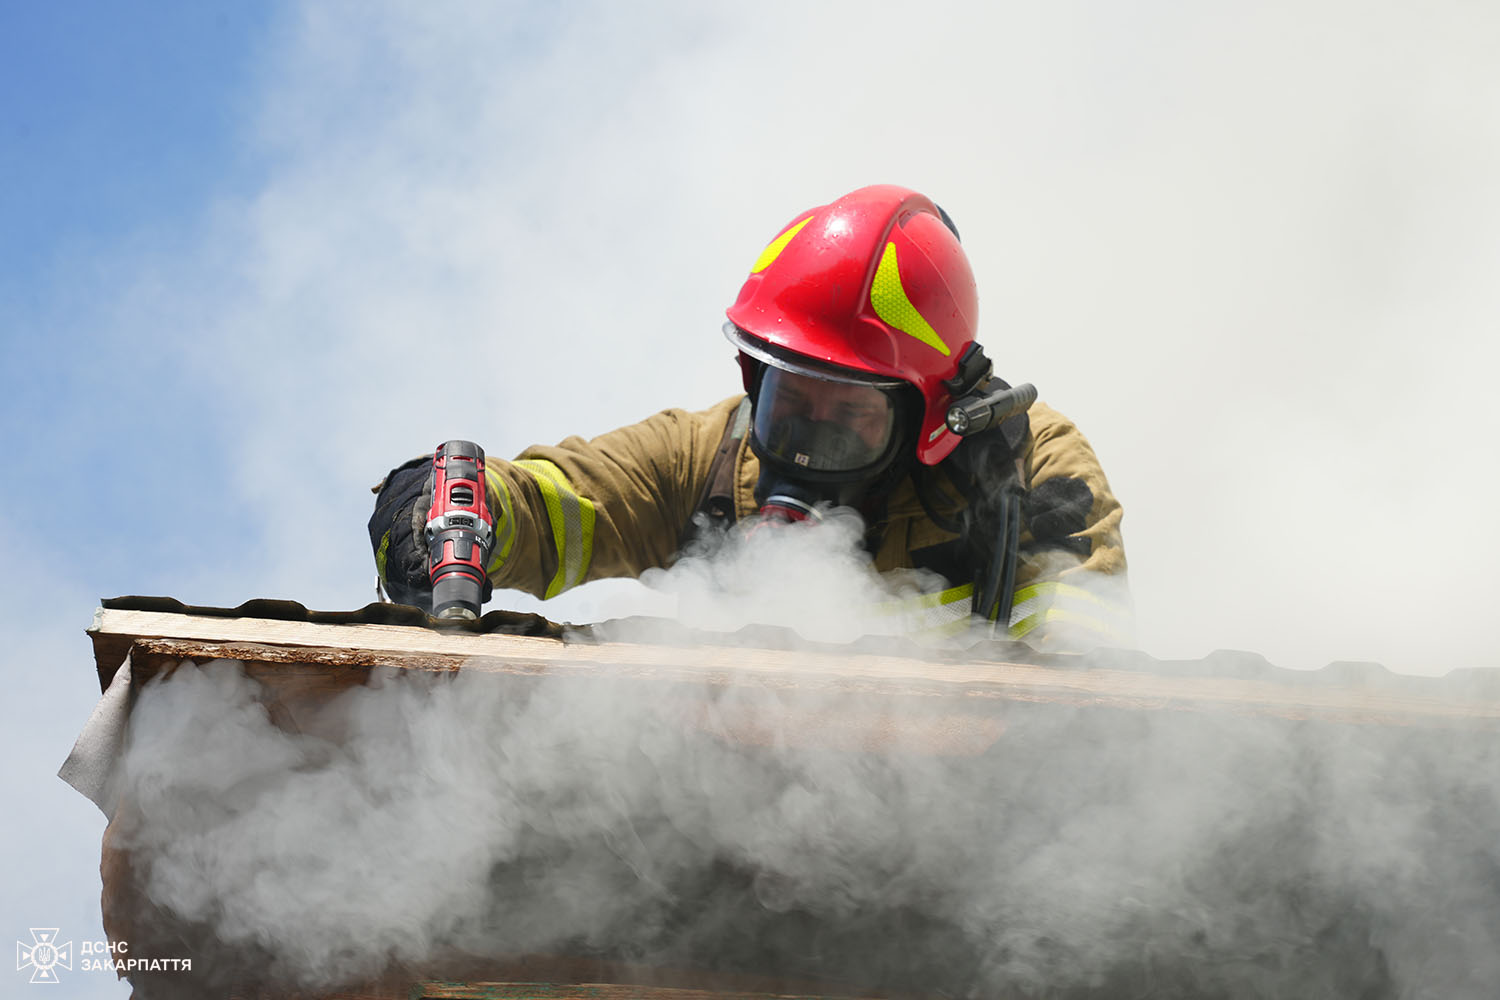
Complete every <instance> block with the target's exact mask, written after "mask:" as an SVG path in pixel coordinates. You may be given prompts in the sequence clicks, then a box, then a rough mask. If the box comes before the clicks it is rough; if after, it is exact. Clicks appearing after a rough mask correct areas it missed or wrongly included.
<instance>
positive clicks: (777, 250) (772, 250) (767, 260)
mask: <svg viewBox="0 0 1500 1000" xmlns="http://www.w3.org/2000/svg"><path fill="white" fill-rule="evenodd" d="M811 221H812V216H810V215H809V216H808V217H807V218H805V219H803V220H802V221H801V222H798V223H796V224H795V225H793V226H791V227H790V228H788V229H787V231H786V232H784V233H782V234H781V235H780V236H778V237H776V238H775V239H774V240H772V241H771V242H770V245H768V246H767V247H766V248H765V249H764V250H762V251H761V252H760V256H759V257H757V258H755V264H754V265H753V266H751V268H750V273H751V274H759V273H760V272H762V271H764V270H765V269H766V268H768V267H770V266H771V262H772V261H774V260H775V259H776V258H777V257H780V256H781V251H783V250H785V249H786V245H787V244H788V243H790V242H792V237H793V236H796V235H797V234H798V233H800V232H802V227H803V226H805V225H807V224H808V223H809V222H811ZM741 259H743V258H741Z"/></svg>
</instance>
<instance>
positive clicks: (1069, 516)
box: [1021, 476, 1094, 558]
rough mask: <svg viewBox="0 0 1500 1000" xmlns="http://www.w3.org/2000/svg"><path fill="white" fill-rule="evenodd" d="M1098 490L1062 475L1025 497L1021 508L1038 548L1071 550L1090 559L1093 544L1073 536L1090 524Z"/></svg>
mask: <svg viewBox="0 0 1500 1000" xmlns="http://www.w3.org/2000/svg"><path fill="white" fill-rule="evenodd" d="M1093 509H1094V491H1093V490H1091V489H1089V486H1088V483H1085V482H1084V481H1083V480H1082V479H1073V478H1072V477H1069V476H1058V477H1056V478H1055V479H1048V480H1047V481H1046V482H1043V483H1038V484H1037V485H1036V486H1033V487H1032V488H1031V489H1030V490H1028V491H1027V492H1026V493H1025V495H1024V496H1023V497H1022V499H1021V510H1022V512H1023V513H1024V514H1025V515H1026V523H1027V524H1028V525H1029V526H1030V527H1031V537H1032V539H1034V541H1035V544H1036V546H1037V547H1038V548H1058V549H1068V550H1070V551H1073V552H1076V553H1078V554H1079V555H1081V556H1083V557H1084V558H1088V555H1089V552H1090V550H1091V547H1092V546H1091V543H1090V542H1089V540H1088V539H1087V538H1073V537H1070V536H1072V535H1076V534H1077V533H1078V532H1080V531H1082V530H1083V529H1084V528H1087V527H1088V523H1089V512H1090V511H1092V510H1093Z"/></svg>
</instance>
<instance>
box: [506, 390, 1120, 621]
mask: <svg viewBox="0 0 1500 1000" xmlns="http://www.w3.org/2000/svg"><path fill="white" fill-rule="evenodd" d="M743 400H744V397H743V396H738V397H733V398H730V399H726V400H724V401H723V402H722V403H719V404H718V405H716V406H713V407H711V408H709V409H707V410H704V411H701V412H698V413H689V412H686V411H683V410H675V409H674V410H664V411H662V412H661V413H658V414H656V415H655V416H652V417H649V418H647V419H646V420H643V421H641V422H640V423H638V424H634V425H632V426H629V427H622V428H620V429H619V430H615V431H610V432H609V433H607V434H602V435H600V436H598V437H596V438H594V439H593V440H590V441H585V440H583V439H582V438H579V437H570V438H567V439H566V440H564V441H562V442H561V443H560V444H558V445H555V446H552V447H533V448H528V449H527V450H526V451H525V452H523V453H522V454H521V456H520V457H519V458H517V459H516V460H515V461H512V462H505V461H500V460H496V459H488V460H487V461H486V466H485V472H486V477H487V480H488V487H489V490H488V499H489V504H490V510H491V511H492V512H493V514H494V517H495V547H494V553H493V556H492V558H491V562H490V566H489V575H490V580H491V582H493V584H494V585H495V586H496V587H497V588H507V589H512V590H522V591H526V592H527V593H530V594H534V595H536V596H538V597H543V598H548V597H555V596H556V595H558V594H560V593H562V592H563V591H565V590H568V589H570V588H572V587H575V586H577V585H578V584H580V583H584V582H587V581H589V580H597V579H602V578H606V577H634V576H639V575H640V574H641V573H643V572H645V571H646V570H648V569H651V568H654V567H662V566H666V565H668V564H670V563H671V562H672V560H673V559H674V558H675V556H676V555H677V552H678V549H679V547H680V545H681V543H682V540H683V539H684V537H686V536H687V534H688V530H689V526H690V523H691V519H692V516H693V514H694V513H695V512H696V511H697V510H698V507H699V504H700V502H701V501H702V499H703V498H704V495H705V491H706V486H707V484H708V478H709V474H710V469H711V467H712V465H713V461H714V456H715V453H716V452H717V451H718V449H719V447H720V445H721V443H725V442H726V440H728V441H729V445H730V447H733V448H735V449H736V454H735V456H734V462H735V474H734V479H733V482H734V486H733V493H734V505H735V515H736V517H737V518H743V517H746V516H749V515H752V514H753V513H754V512H755V511H756V509H757V506H756V503H755V498H754V489H755V483H756V480H757V479H758V477H759V474H760V463H759V460H758V459H757V458H756V456H755V454H754V452H753V451H752V450H751V448H750V445H749V435H748V434H747V433H745V427H744V424H745V422H746V419H747V417H748V407H743V408H742V407H741V405H740V404H741V402H742V401H743ZM1029 417H1030V421H1031V442H1030V444H1029V447H1028V448H1027V451H1026V455H1025V458H1024V470H1023V481H1024V482H1025V484H1026V486H1027V487H1028V488H1029V489H1035V488H1036V487H1037V486H1038V485H1040V484H1041V483H1044V482H1046V481H1047V480H1050V479H1053V478H1057V477H1070V478H1072V479H1076V480H1080V481H1081V482H1082V483H1084V484H1085V485H1086V486H1087V487H1088V490H1089V492H1090V493H1091V494H1092V498H1093V502H1092V507H1091V509H1090V510H1089V512H1088V514H1087V517H1086V527H1085V528H1084V530H1082V531H1080V532H1077V533H1075V535H1073V536H1072V538H1073V540H1074V542H1075V545H1076V547H1077V548H1078V549H1079V551H1080V554H1079V555H1074V554H1073V553H1071V552H1069V553H1062V552H1059V551H1058V550H1056V549H1050V550H1047V551H1044V552H1032V551H1029V550H1031V549H1032V548H1033V545H1032V541H1033V540H1032V539H1031V537H1030V532H1029V530H1025V529H1023V533H1022V536H1021V546H1020V547H1021V552H1022V556H1021V560H1020V565H1019V566H1018V569H1017V578H1016V579H1017V586H1016V592H1015V601H1014V610H1013V612H1012V614H1011V621H1010V633H1011V635H1012V636H1015V637H1018V638H1019V637H1026V638H1028V640H1029V641H1035V640H1037V639H1039V638H1041V637H1043V636H1044V635H1048V636H1053V637H1056V636H1060V635H1063V634H1065V633H1067V634H1069V638H1067V639H1066V640H1065V641H1063V642H1061V643H1060V645H1066V646H1070V647H1087V646H1091V645H1098V644H1114V645H1119V644H1125V643H1128V642H1129V641H1130V626H1129V620H1128V619H1129V608H1128V595H1127V594H1126V592H1125V589H1124V586H1123V583H1124V570H1125V550H1124V547H1123V545H1122V543H1121V540H1120V519H1121V509H1120V504H1119V502H1118V501H1117V500H1116V499H1115V498H1114V495H1113V494H1112V493H1111V492H1110V489H1109V483H1108V482H1107V480H1106V479H1105V477H1104V472H1103V470H1102V469H1101V468H1100V466H1099V461H1098V459H1097V458H1096V457H1095V456H1094V451H1093V449H1092V448H1091V447H1090V446H1089V444H1088V442H1087V441H1086V440H1085V439H1084V437H1083V435H1082V434H1081V433H1080V432H1079V430H1078V428H1077V427H1075V426H1074V425H1073V424H1072V422H1070V421H1069V420H1068V419H1067V418H1066V417H1064V416H1063V415H1062V414H1060V413H1058V412H1057V411H1055V410H1053V409H1051V408H1050V407H1048V406H1046V405H1045V404H1042V403H1037V404H1035V405H1034V406H1032V407H1031V410H1030V412H1029ZM731 420H734V421H737V423H738V425H739V426H737V427H736V428H734V430H735V431H736V432H737V434H738V440H737V443H736V442H735V441H733V440H732V439H726V434H725V432H726V429H727V428H728V425H729V423H730V421H731ZM947 492H949V493H950V495H953V491H947ZM957 537H958V536H957V535H955V534H953V533H952V532H949V531H945V530H944V529H943V528H942V527H940V526H939V525H938V524H937V523H936V522H934V521H933V519H932V518H931V517H929V516H928V515H927V513H926V512H925V511H924V510H923V507H922V504H921V502H920V501H919V500H918V497H917V493H916V489H915V487H914V486H913V484H912V482H911V480H910V479H907V480H905V481H904V482H903V483H902V484H901V485H900V486H898V487H897V489H896V491H895V492H894V493H893V495H892V496H891V499H890V502H889V506H888V516H887V520H886V522H885V527H884V531H883V534H882V535H881V537H880V542H879V545H878V548H877V549H876V550H875V555H874V561H875V568H876V569H877V570H878V571H880V572H888V571H891V570H899V569H905V568H910V567H912V566H913V565H914V564H913V560H912V553H913V552H915V551H918V550H921V549H925V548H927V547H929V546H932V545H937V544H940V543H943V542H950V541H952V540H954V539H956V538H957ZM1085 539H1086V542H1087V544H1086V545H1085V544H1084V542H1083V540H1085ZM1085 549H1086V551H1087V555H1086V557H1081V553H1082V551H1084V550H1085ZM969 583H970V582H969V581H964V580H952V581H950V584H951V587H950V589H949V590H946V591H944V592H943V593H942V594H941V595H936V596H935V598H934V599H935V600H937V601H940V602H941V603H942V604H943V605H945V606H951V607H953V608H954V609H955V610H961V611H962V612H964V613H965V614H966V612H967V606H966V605H963V604H962V603H961V602H962V601H963V600H966V599H967V598H968V597H969V595H970V594H971V592H972V586H968V584H969ZM1074 633H1082V635H1081V636H1079V635H1075V634H1074Z"/></svg>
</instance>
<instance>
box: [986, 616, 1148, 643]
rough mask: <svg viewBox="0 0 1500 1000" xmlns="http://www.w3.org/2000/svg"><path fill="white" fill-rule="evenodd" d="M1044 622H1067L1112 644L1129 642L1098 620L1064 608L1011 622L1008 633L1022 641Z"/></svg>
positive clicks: (1122, 635) (1121, 634) (1124, 636)
mask: <svg viewBox="0 0 1500 1000" xmlns="http://www.w3.org/2000/svg"><path fill="white" fill-rule="evenodd" d="M1046 622H1067V623H1068V624H1069V625H1076V626H1078V627H1079V628H1086V629H1088V630H1089V631H1090V632H1095V633H1097V634H1099V635H1102V636H1105V637H1106V638H1108V639H1110V640H1111V641H1113V642H1119V643H1124V642H1128V641H1129V639H1128V637H1127V636H1126V635H1125V634H1124V633H1121V632H1119V631H1116V630H1115V629H1113V628H1110V627H1109V625H1107V624H1105V623H1104V622H1101V621H1100V620H1099V619H1097V618H1090V617H1089V616H1088V615H1081V614H1079V613H1078V612H1076V611H1069V610H1067V609H1066V608H1044V609H1042V610H1041V611H1038V612H1036V613H1034V614H1031V615H1027V616H1026V617H1025V618H1023V619H1021V620H1020V621H1018V622H1013V623H1012V624H1011V626H1010V628H1009V629H1008V632H1009V634H1010V637H1011V638H1012V639H1024V638H1026V636H1027V634H1029V633H1031V632H1034V631H1036V629H1037V627H1038V626H1040V625H1042V624H1044V623H1046Z"/></svg>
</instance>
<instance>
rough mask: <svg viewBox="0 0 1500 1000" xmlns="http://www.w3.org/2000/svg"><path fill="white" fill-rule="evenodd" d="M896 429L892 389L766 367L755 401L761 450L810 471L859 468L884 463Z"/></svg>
mask: <svg viewBox="0 0 1500 1000" xmlns="http://www.w3.org/2000/svg"><path fill="white" fill-rule="evenodd" d="M895 427H896V399H895V398H894V391H893V390H888V389H885V388H882V387H881V386H877V385H872V384H870V383H868V382H857V381H850V380H839V381H834V380H831V379H826V378H819V377H815V376H813V375H807V374H800V373H797V372H790V371H785V370H783V369H781V368H776V367H773V366H770V365H768V366H766V368H765V375H764V376H763V377H762V379H761V383H760V391H759V393H758V394H757V397H756V405H755V437H756V440H757V441H758V442H759V444H760V446H761V448H762V449H764V450H765V452H766V453H767V454H768V455H769V456H771V457H774V458H776V459H778V460H780V461H782V462H784V463H786V464H787V465H789V466H792V467H795V468H801V469H806V470H808V471H810V472H832V473H838V472H858V471H860V470H862V469H867V468H870V467H871V466H874V465H876V464H877V463H878V462H880V461H881V459H883V458H884V457H885V455H886V452H887V450H888V449H889V448H890V446H891V437H892V435H893V434H894V432H895Z"/></svg>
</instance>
